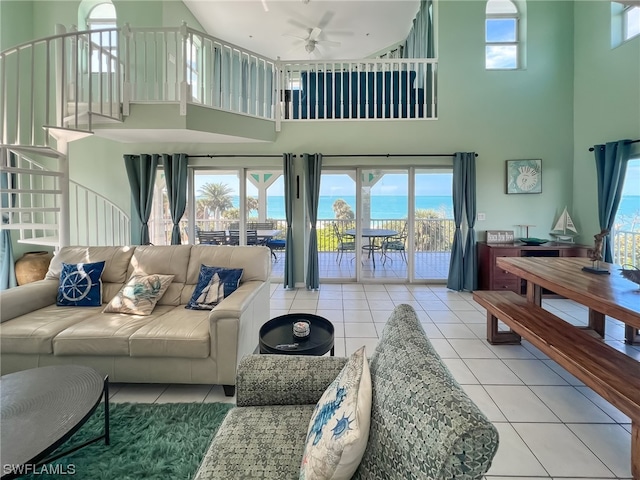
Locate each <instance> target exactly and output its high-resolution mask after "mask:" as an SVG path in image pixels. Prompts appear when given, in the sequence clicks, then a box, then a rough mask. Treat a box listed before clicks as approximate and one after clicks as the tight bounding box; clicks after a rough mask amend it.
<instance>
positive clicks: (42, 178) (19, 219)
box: [0, 148, 130, 247]
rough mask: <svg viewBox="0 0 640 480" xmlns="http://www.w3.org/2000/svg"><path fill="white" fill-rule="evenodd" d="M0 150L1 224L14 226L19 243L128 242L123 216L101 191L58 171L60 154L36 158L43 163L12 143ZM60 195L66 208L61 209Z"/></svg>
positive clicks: (127, 228)
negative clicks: (0, 163) (85, 185)
mask: <svg viewBox="0 0 640 480" xmlns="http://www.w3.org/2000/svg"><path fill="white" fill-rule="evenodd" d="M0 153H1V156H2V165H1V166H2V173H1V174H2V175H3V176H4V177H5V178H4V182H6V188H0V194H1V195H3V197H4V199H5V200H6V202H5V201H3V205H6V206H4V207H2V208H0V213H1V214H2V219H3V222H2V226H1V227H2V229H11V230H17V231H18V232H19V239H18V242H19V243H30V244H35V245H48V246H53V247H59V246H60V245H61V244H71V245H81V244H82V245H126V244H128V243H129V242H130V236H129V224H130V219H129V216H128V215H127V214H126V213H125V212H124V211H123V210H122V209H120V208H119V207H117V206H116V205H114V204H113V203H112V202H111V201H110V200H109V199H107V198H106V197H104V196H103V195H100V194H99V193H97V192H95V191H93V190H90V189H88V188H85V187H83V186H81V185H79V184H77V183H76V182H73V181H71V182H67V181H66V173H65V172H64V171H61V170H64V168H62V169H61V168H60V163H63V164H64V163H65V159H64V158H63V157H64V156H63V155H59V156H57V157H54V156H52V157H50V158H46V157H44V158H43V159H42V162H43V163H45V162H46V163H49V164H50V165H49V167H51V168H48V167H47V166H45V165H43V164H42V163H39V162H36V161H35V160H33V159H32V158H30V157H27V156H26V155H24V154H23V153H21V152H20V151H19V149H18V148H15V149H14V148H12V149H10V148H2V149H1V151H0ZM69 185H70V186H71V188H70V189H69ZM3 187H5V185H3ZM5 195H6V196H5ZM65 197H67V198H68V199H69V207H68V209H64V208H62V205H63V204H64V203H63V202H64V198H65ZM67 211H68V213H67ZM69 218H70V219H73V220H72V221H71V222H70V221H69ZM62 239H64V240H62Z"/></svg>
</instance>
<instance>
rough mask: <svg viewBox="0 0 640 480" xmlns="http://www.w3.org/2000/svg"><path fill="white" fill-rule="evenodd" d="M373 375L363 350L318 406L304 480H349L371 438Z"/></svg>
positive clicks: (311, 424) (311, 423) (306, 452)
mask: <svg viewBox="0 0 640 480" xmlns="http://www.w3.org/2000/svg"><path fill="white" fill-rule="evenodd" d="M370 416H371V375H370V373H369V364H368V362H367V356H366V355H365V348H364V347H361V348H360V349H358V350H357V351H356V352H355V353H353V354H352V355H351V356H350V357H349V360H348V361H347V363H346V364H345V366H344V367H343V368H342V370H341V371H340V373H339V374H338V376H337V377H336V379H335V380H334V381H333V382H332V383H331V385H329V386H328V387H327V389H326V390H325V392H324V393H323V394H322V397H320V400H319V401H318V403H317V404H316V407H315V410H314V412H313V416H312V417H311V420H310V421H309V428H308V430H307V439H306V445H305V450H304V455H303V457H302V466H301V467H300V479H301V480H330V479H331V480H349V479H350V478H351V476H352V475H353V472H355V471H356V469H357V468H358V464H359V463H360V460H361V459H362V454H363V453H364V449H365V447H366V446H367V439H368V438H369V422H370Z"/></svg>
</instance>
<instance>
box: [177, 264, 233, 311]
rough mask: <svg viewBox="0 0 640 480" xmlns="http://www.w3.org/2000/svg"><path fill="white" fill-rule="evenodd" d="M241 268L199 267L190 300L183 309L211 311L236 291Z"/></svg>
mask: <svg viewBox="0 0 640 480" xmlns="http://www.w3.org/2000/svg"><path fill="white" fill-rule="evenodd" d="M243 271H244V270H243V269H242V268H222V267H210V266H208V265H200V276H199V277H198V283H197V284H196V288H195V290H194V291H193V295H192V296H191V300H189V303H187V305H186V307H185V308H190V309H192V310H211V309H212V308H213V307H215V306H216V305H217V304H218V303H220V302H221V301H222V300H224V299H225V298H227V297H228V296H229V295H231V294H232V293H233V292H235V291H236V289H237V288H238V285H240V279H241V278H242V272H243Z"/></svg>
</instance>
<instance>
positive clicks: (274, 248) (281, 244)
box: [266, 238, 287, 262]
mask: <svg viewBox="0 0 640 480" xmlns="http://www.w3.org/2000/svg"><path fill="white" fill-rule="evenodd" d="M266 245H267V247H269V249H270V250H271V256H273V260H274V261H275V262H277V261H278V256H277V255H276V252H284V250H285V248H286V247H287V241H286V240H283V239H280V238H270V239H269V240H267V243H266Z"/></svg>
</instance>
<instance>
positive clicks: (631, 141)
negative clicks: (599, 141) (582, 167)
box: [589, 138, 640, 152]
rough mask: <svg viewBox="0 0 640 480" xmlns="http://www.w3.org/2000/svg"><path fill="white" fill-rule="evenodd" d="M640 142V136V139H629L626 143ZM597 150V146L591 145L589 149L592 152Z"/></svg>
mask: <svg viewBox="0 0 640 480" xmlns="http://www.w3.org/2000/svg"><path fill="white" fill-rule="evenodd" d="M638 142H640V138H639V139H638V140H629V141H628V142H624V143H628V144H632V143H638ZM594 150H595V148H593V147H591V148H590V149H589V151H590V152H593V151H594Z"/></svg>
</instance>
